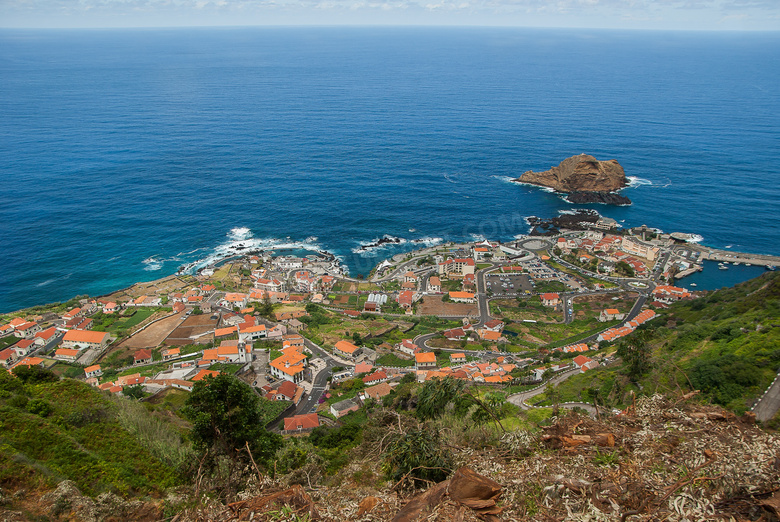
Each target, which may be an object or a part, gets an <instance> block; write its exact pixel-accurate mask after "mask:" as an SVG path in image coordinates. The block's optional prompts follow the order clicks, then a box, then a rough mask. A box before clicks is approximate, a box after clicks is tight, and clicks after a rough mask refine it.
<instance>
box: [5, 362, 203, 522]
mask: <svg viewBox="0 0 780 522" xmlns="http://www.w3.org/2000/svg"><path fill="white" fill-rule="evenodd" d="M0 422H1V423H2V431H0V488H2V494H3V500H4V501H5V503H6V504H10V505H12V506H13V507H14V508H16V511H17V512H18V513H19V516H20V517H22V518H20V519H24V518H25V517H26V516H28V515H29V516H30V517H32V514H34V513H36V512H38V511H39V509H40V507H41V505H42V503H41V501H40V498H39V496H40V495H42V494H43V493H45V492H47V491H50V490H52V489H54V488H55V487H56V486H57V485H58V484H59V483H60V482H62V481H63V480H67V481H72V482H71V483H72V486H73V487H75V488H78V490H80V491H81V492H83V493H84V494H86V495H89V496H92V497H98V496H99V495H103V499H104V501H105V503H106V506H105V509H106V510H107V512H106V513H105V514H108V513H110V512H111V511H114V512H117V511H119V512H121V511H122V510H123V509H129V511H128V512H127V513H126V516H128V517H129V518H133V519H147V518H148V519H150V520H155V519H156V510H154V509H153V510H152V511H151V512H149V508H148V506H143V505H136V506H124V507H121V508H120V506H122V505H123V502H122V501H121V499H120V497H124V498H136V497H150V498H151V497H154V498H161V497H163V496H164V495H165V494H166V491H169V490H170V489H171V488H173V487H175V486H176V485H178V484H180V483H181V482H182V480H181V471H182V470H183V467H184V466H185V465H186V460H187V453H188V450H187V448H186V446H185V445H184V444H183V443H182V438H181V434H180V433H178V432H177V431H176V430H175V429H174V428H173V427H172V426H171V425H169V424H168V423H166V422H164V421H163V420H161V419H159V418H157V417H154V416H152V415H151V414H150V413H149V412H148V411H147V410H146V409H145V408H144V407H143V406H141V405H140V404H138V403H135V402H131V401H128V400H126V399H122V398H118V397H113V396H111V395H109V394H105V393H103V392H100V391H98V390H96V389H95V388H92V387H90V386H87V385H86V384H84V383H82V382H78V381H75V380H71V379H64V380H59V379H57V378H56V377H54V376H53V374H51V373H49V372H34V371H31V372H29V373H25V372H19V378H16V377H12V376H11V375H10V374H8V373H7V372H0ZM55 500H56V499H53V500H52V501H51V502H50V503H49V506H48V507H49V510H50V514H52V515H57V514H60V513H65V512H67V511H68V509H67V508H68V504H67V502H64V501H62V500H60V501H59V503H56V502H55ZM43 504H46V503H45V502H43ZM55 504H56V505H55ZM98 511H99V510H98ZM32 518H34V517H32Z"/></svg>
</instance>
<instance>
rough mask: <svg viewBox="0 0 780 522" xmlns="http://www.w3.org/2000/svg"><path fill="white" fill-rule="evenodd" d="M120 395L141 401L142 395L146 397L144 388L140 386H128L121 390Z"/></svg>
mask: <svg viewBox="0 0 780 522" xmlns="http://www.w3.org/2000/svg"><path fill="white" fill-rule="evenodd" d="M122 394H123V395H124V396H126V397H129V398H131V399H143V398H144V395H146V394H145V393H144V387H143V386H142V385H140V384H136V385H133V386H128V387H127V388H125V389H124V390H122Z"/></svg>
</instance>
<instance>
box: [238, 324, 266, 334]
mask: <svg viewBox="0 0 780 522" xmlns="http://www.w3.org/2000/svg"><path fill="white" fill-rule="evenodd" d="M244 324H246V323H244ZM264 331H265V325H264V324H258V325H256V326H250V327H249V328H242V329H241V333H255V332H264Z"/></svg>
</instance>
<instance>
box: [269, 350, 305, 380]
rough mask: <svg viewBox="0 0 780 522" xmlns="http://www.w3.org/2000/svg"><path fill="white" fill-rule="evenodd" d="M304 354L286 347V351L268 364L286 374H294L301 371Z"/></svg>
mask: <svg viewBox="0 0 780 522" xmlns="http://www.w3.org/2000/svg"><path fill="white" fill-rule="evenodd" d="M305 360H306V356H305V355H303V354H302V353H300V352H299V351H298V350H296V349H294V348H288V349H287V353H284V354H283V355H282V356H281V357H277V358H276V359H274V360H273V361H271V362H270V363H269V364H270V365H271V366H273V367H274V368H276V369H277V370H279V371H281V372H284V373H286V374H287V375H296V374H298V373H300V372H302V371H303V369H304V364H303V363H304V361H305Z"/></svg>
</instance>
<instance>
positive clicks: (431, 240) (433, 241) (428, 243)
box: [412, 237, 444, 246]
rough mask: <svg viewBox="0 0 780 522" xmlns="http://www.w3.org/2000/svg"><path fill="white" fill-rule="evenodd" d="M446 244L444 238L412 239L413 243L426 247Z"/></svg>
mask: <svg viewBox="0 0 780 522" xmlns="http://www.w3.org/2000/svg"><path fill="white" fill-rule="evenodd" d="M443 242H444V238H441V237H421V238H420V239H412V243H417V244H422V245H426V246H434V245H438V244H440V243H443Z"/></svg>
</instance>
